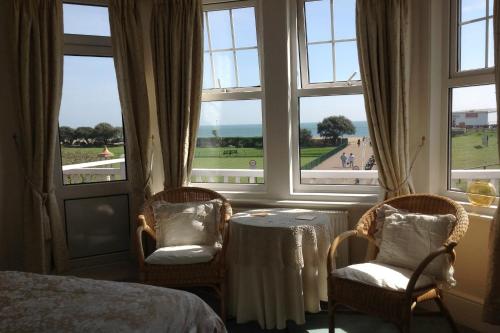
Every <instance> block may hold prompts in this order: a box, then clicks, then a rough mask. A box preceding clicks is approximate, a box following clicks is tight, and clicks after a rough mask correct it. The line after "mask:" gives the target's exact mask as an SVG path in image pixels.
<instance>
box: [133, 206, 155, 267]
mask: <svg viewBox="0 0 500 333" xmlns="http://www.w3.org/2000/svg"><path fill="white" fill-rule="evenodd" d="M137 222H138V223H137V224H138V227H137V230H136V244H137V256H138V258H137V259H138V261H139V267H140V268H142V267H143V266H144V245H143V243H142V234H143V233H144V232H145V233H146V235H148V236H149V237H151V238H152V239H153V240H155V241H156V235H155V232H154V231H153V230H152V229H151V228H150V227H149V226H148V224H147V223H146V218H145V217H144V215H139V218H138V221H137Z"/></svg>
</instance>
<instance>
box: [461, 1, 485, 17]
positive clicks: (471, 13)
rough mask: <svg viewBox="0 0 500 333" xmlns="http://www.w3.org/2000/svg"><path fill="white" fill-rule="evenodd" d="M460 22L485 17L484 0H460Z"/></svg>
mask: <svg viewBox="0 0 500 333" xmlns="http://www.w3.org/2000/svg"><path fill="white" fill-rule="evenodd" d="M461 2H462V3H461V7H460V10H461V14H462V18H461V22H464V21H469V20H473V19H477V18H480V17H484V16H485V15H486V0H462V1H461Z"/></svg>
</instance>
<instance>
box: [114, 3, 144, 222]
mask: <svg viewBox="0 0 500 333" xmlns="http://www.w3.org/2000/svg"><path fill="white" fill-rule="evenodd" d="M109 21H110V27H111V40H112V44H113V59H114V63H115V68H116V78H117V82H118V92H119V95H120V105H121V108H122V114H123V124H124V127H125V134H126V146H127V173H128V178H129V181H130V183H131V187H132V207H131V208H132V210H133V212H132V214H133V216H136V215H137V214H136V213H137V211H138V209H139V208H140V206H141V205H142V203H143V202H144V199H147V198H149V196H150V195H151V189H150V180H151V163H152V161H151V159H152V136H151V124H150V111H149V110H150V109H149V99H148V91H147V85H146V74H145V62H144V45H143V38H144V35H143V31H142V25H141V20H140V13H139V9H138V8H137V4H136V1H135V0H110V2H109Z"/></svg>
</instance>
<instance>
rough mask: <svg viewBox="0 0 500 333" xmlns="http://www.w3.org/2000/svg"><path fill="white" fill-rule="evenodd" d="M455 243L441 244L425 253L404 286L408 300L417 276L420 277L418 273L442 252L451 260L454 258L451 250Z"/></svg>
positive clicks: (420, 273)
mask: <svg viewBox="0 0 500 333" xmlns="http://www.w3.org/2000/svg"><path fill="white" fill-rule="evenodd" d="M455 245H456V243H451V244H450V245H443V246H441V247H440V248H439V249H437V250H436V251H434V252H431V253H429V255H427V257H425V258H424V260H422V262H420V264H419V265H418V266H417V268H416V269H415V271H414V272H413V274H412V275H411V278H410V281H408V285H407V286H406V297H407V299H408V300H410V299H411V296H412V295H413V292H414V289H415V285H416V284H417V281H418V278H419V277H420V275H422V273H423V272H424V270H425V268H426V267H427V266H428V265H429V264H430V263H431V261H433V260H434V259H435V258H437V257H439V256H440V255H443V254H448V255H450V256H451V257H452V261H453V259H454V258H455V253H454V251H453V248H454V247H455Z"/></svg>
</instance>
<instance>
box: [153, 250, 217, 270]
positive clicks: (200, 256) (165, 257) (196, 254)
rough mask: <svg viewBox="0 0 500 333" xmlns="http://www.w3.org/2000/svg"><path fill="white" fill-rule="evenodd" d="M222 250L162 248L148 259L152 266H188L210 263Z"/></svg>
mask: <svg viewBox="0 0 500 333" xmlns="http://www.w3.org/2000/svg"><path fill="white" fill-rule="evenodd" d="M219 250H220V248H219V247H216V246H206V245H182V246H169V247H162V248H159V249H157V250H156V251H155V252H153V253H152V254H151V255H150V256H149V257H147V258H146V262H147V263H148V264H152V265H186V264H199V263H202V262H209V261H210V260H212V258H213V257H214V256H215V254H216V253H217V251H219Z"/></svg>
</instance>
